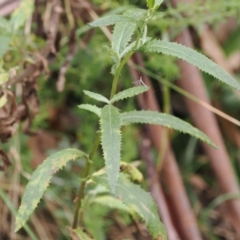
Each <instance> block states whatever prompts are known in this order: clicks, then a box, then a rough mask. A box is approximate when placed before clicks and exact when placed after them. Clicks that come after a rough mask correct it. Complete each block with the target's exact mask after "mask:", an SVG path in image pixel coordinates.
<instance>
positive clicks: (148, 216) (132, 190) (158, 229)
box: [93, 174, 167, 240]
mask: <svg viewBox="0 0 240 240" xmlns="http://www.w3.org/2000/svg"><path fill="white" fill-rule="evenodd" d="M93 180H94V181H95V182H97V183H99V184H102V185H104V186H105V187H106V188H108V189H109V185H108V179H107V177H106V175H101V176H96V177H93ZM114 196H115V197H117V198H118V199H120V200H121V201H122V202H123V203H124V204H126V205H127V206H128V207H130V208H131V209H133V211H135V212H136V213H137V214H138V215H139V216H140V217H142V219H143V220H144V221H145V223H146V226H147V228H148V230H149V232H150V234H151V235H152V236H153V238H154V239H157V237H159V236H161V237H162V239H163V240H167V237H166V230H165V227H164V225H163V224H162V223H161V222H160V220H159V216H158V210H157V206H156V204H155V203H154V201H153V199H152V197H151V195H150V194H149V193H147V192H145V191H144V190H143V189H141V188H140V187H139V186H138V185H136V184H133V183H132V182H130V181H129V180H128V179H127V178H126V177H125V176H124V175H123V174H120V177H119V181H118V183H117V185H116V190H115V193H114Z"/></svg>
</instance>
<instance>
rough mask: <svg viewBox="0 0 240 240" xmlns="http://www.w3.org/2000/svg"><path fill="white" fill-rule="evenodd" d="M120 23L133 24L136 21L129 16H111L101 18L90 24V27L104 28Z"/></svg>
mask: <svg viewBox="0 0 240 240" xmlns="http://www.w3.org/2000/svg"><path fill="white" fill-rule="evenodd" d="M119 22H122V23H132V22H136V19H134V18H131V17H128V16H123V15H110V16H105V17H102V18H99V19H97V20H95V21H93V22H91V23H89V25H90V26H92V27H102V26H109V25H114V24H116V23H119Z"/></svg>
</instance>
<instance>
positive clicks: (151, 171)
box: [140, 136, 180, 240]
mask: <svg viewBox="0 0 240 240" xmlns="http://www.w3.org/2000/svg"><path fill="white" fill-rule="evenodd" d="M140 152H141V156H142V158H143V159H144V160H145V162H146V164H147V178H148V185H149V188H150V191H151V193H152V196H153V199H154V201H155V202H156V204H157V207H158V211H159V214H160V216H161V218H162V221H163V223H164V225H165V227H166V230H167V235H168V240H180V238H179V236H178V233H177V232H176V230H175V228H174V226H173V223H172V219H171V215H170V213H169V209H168V205H167V203H166V199H165V197H164V193H163V190H162V186H161V184H160V182H159V179H158V176H157V173H156V168H155V166H154V164H153V159H152V158H153V157H152V154H151V150H150V140H149V139H147V138H144V136H143V141H142V144H141V148H140Z"/></svg>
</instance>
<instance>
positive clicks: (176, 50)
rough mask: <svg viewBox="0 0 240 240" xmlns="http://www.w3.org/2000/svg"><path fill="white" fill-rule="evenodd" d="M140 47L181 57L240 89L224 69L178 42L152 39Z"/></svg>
mask: <svg viewBox="0 0 240 240" xmlns="http://www.w3.org/2000/svg"><path fill="white" fill-rule="evenodd" d="M142 49H143V50H144V51H145V52H158V53H163V54H167V55H171V56H174V57H177V58H180V59H183V60H185V61H186V62H188V63H190V64H192V65H194V66H196V67H197V68H199V69H201V70H202V71H204V72H206V73H208V74H210V75H212V76H213V77H215V78H217V79H219V80H221V81H222V82H224V83H226V84H228V85H230V86H231V87H233V88H236V89H237V90H238V91H240V84H239V83H238V82H237V81H236V80H235V79H234V78H233V77H232V76H231V75H230V74H228V73H227V72H226V71H224V70H223V69H222V68H221V67H219V66H218V65H217V64H216V63H214V62H213V61H212V60H210V59H209V58H207V57H206V56H204V55H202V54H201V53H198V52H196V51H195V50H193V49H191V48H188V47H185V46H183V45H181V44H178V43H173V42H167V41H161V40H152V41H149V42H147V43H146V44H145V45H144V46H143V47H142ZM189 78H191V76H189ZM193 81H194V79H193Z"/></svg>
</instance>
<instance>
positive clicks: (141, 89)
mask: <svg viewBox="0 0 240 240" xmlns="http://www.w3.org/2000/svg"><path fill="white" fill-rule="evenodd" d="M148 89H149V87H147V86H138V87H133V88H128V89H126V90H123V91H122V92H119V93H117V94H116V95H114V97H113V98H112V99H111V100H110V103H114V102H116V101H119V100H123V99H125V98H129V97H133V96H136V95H138V94H140V93H143V92H146V91H147V90H148Z"/></svg>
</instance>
